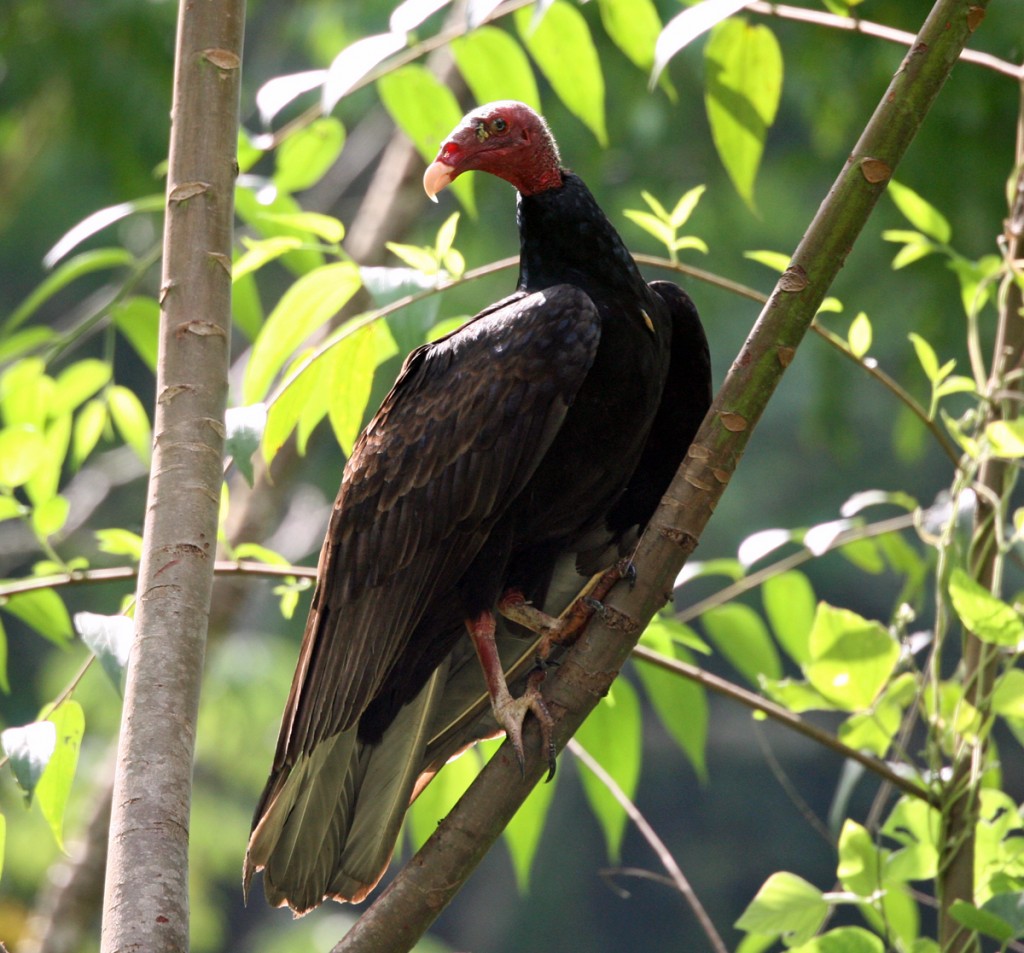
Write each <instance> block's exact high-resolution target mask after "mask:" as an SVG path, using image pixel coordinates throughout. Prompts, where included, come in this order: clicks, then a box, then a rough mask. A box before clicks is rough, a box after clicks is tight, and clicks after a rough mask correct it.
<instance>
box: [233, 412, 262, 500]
mask: <svg viewBox="0 0 1024 953" xmlns="http://www.w3.org/2000/svg"><path fill="white" fill-rule="evenodd" d="M224 426H225V428H226V431H227V434H226V439H225V442H224V452H225V455H226V456H229V457H231V459H232V460H234V461H235V466H237V467H238V471H239V473H241V474H242V476H243V477H245V481H246V483H248V484H249V486H250V487H251V486H252V485H253V478H254V474H253V468H252V457H253V454H254V453H255V452H256V450H257V449H258V448H259V445H260V439H261V438H262V437H263V431H264V430H265V429H266V426H267V405H266V404H250V405H249V406H248V407H232V408H230V409H229V410H228V411H227V413H226V414H225V416H224Z"/></svg>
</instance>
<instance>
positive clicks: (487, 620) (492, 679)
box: [466, 612, 555, 781]
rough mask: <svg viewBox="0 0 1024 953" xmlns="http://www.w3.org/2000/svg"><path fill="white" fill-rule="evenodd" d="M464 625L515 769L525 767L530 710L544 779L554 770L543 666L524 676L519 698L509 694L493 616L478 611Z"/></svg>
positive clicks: (550, 721)
mask: <svg viewBox="0 0 1024 953" xmlns="http://www.w3.org/2000/svg"><path fill="white" fill-rule="evenodd" d="M466 628H467V630H468V631H469V635H470V638H472V640H473V645H474V647H475V648H476V653H477V657H478V658H479V659H480V666H481V668H482V669H483V674H484V681H485V682H486V683H487V693H488V694H489V695H490V696H491V710H492V711H493V712H494V718H495V720H496V721H497V722H498V725H499V727H501V728H502V729H504V731H505V735H506V737H507V738H508V739H509V741H510V742H511V743H512V750H513V751H515V754H516V760H517V761H518V762H519V770H520V771H522V772H524V773H525V771H526V753H525V750H524V748H523V722H524V721H525V720H526V714H527V712H531V711H532V712H533V714H534V716H535V717H536V719H537V721H538V722H539V723H540V730H541V737H542V739H543V742H544V750H545V751H546V753H547V758H548V780H549V781H550V780H551V778H552V777H553V776H554V773H555V743H554V740H553V738H552V728H553V727H554V719H553V718H552V717H551V712H549V711H548V707H547V705H546V704H545V703H544V698H543V696H542V695H541V693H540V685H541V682H543V681H544V669H543V668H541V667H539V666H538V667H537V668H536V669H535V670H534V671H532V672H531V673H530V674H529V676H528V677H527V679H526V689H525V691H524V692H523V694H522V695H521V696H520V697H519V698H513V697H512V695H511V694H510V693H509V690H508V683H507V682H506V681H505V673H504V671H503V670H502V667H501V657H500V656H499V654H498V647H497V645H496V644H495V641H494V629H495V625H494V616H493V615H492V614H491V613H490V612H482V613H481V614H480V615H479V616H477V617H476V618H473V619H468V620H467V621H466Z"/></svg>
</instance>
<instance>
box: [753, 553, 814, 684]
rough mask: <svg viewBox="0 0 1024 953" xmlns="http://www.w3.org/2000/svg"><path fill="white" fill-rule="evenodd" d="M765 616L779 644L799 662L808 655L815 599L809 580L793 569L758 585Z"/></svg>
mask: <svg viewBox="0 0 1024 953" xmlns="http://www.w3.org/2000/svg"><path fill="white" fill-rule="evenodd" d="M761 598H762V600H763V601H764V611H765V615H766V616H767V617H768V622H769V623H770V624H771V627H772V631H773V632H774V633H775V638H776V639H777V640H778V642H779V645H781V646H782V648H783V649H785V651H786V654H787V655H789V657H790V658H791V659H792V660H793V661H794V662H796V663H797V664H798V665H803V663H804V662H806V661H807V660H808V659H809V658H810V649H809V647H808V641H809V639H810V635H811V626H812V625H813V624H814V613H815V605H816V603H815V598H814V589H813V588H812V586H811V583H810V580H808V578H807V577H806V576H805V575H804V574H803V573H802V572H797V571H796V570H795V569H793V570H790V571H789V572H784V573H781V574H780V575H778V576H771V577H769V578H768V579H766V580H765V582H764V585H763V586H762V587H761Z"/></svg>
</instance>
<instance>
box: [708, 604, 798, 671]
mask: <svg viewBox="0 0 1024 953" xmlns="http://www.w3.org/2000/svg"><path fill="white" fill-rule="evenodd" d="M701 621H702V622H703V623H704V628H705V629H706V630H707V633H708V635H709V636H710V638H711V641H712V642H713V643H714V644H715V648H716V649H718V651H719V652H721V653H722V655H724V656H725V658H726V659H728V661H729V663H730V664H731V665H732V666H733V668H735V669H736V670H737V671H738V672H739V673H740V674H741V675H743V677H744V678H746V679H747V681H748V682H750V683H751V684H752V685H755V686H756V685H758V683H759V681H760V678H761V676H764V677H766V678H781V677H782V662H781V661H780V660H779V653H778V652H777V651H776V649H775V645H774V643H773V642H772V639H771V636H770V635H769V634H768V629H767V628H766V626H765V624H764V622H763V621H762V620H761V617H760V616H759V615H758V614H757V613H756V612H755V611H754V610H753V609H751V608H750V607H749V606H746V605H743V604H742V603H739V602H730V603H727V604H726V605H724V606H716V607H715V608H713V609H709V610H708V611H707V612H705V613H704V615H703V616H701Z"/></svg>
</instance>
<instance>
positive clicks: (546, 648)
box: [498, 559, 636, 663]
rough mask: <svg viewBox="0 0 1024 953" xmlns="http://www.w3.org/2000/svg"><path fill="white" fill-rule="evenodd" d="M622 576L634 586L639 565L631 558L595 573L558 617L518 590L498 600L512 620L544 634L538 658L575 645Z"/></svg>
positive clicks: (499, 607) (503, 612)
mask: <svg viewBox="0 0 1024 953" xmlns="http://www.w3.org/2000/svg"><path fill="white" fill-rule="evenodd" d="M620 579H626V580H627V581H628V582H629V585H630V586H631V587H632V586H633V585H634V583H635V582H636V568H635V567H634V566H633V563H632V561H631V560H629V559H623V560H620V561H619V562H617V563H616V564H615V565H614V566H612V567H611V568H610V569H606V570H605V571H604V572H603V573H601V574H599V575H596V576H594V577H593V578H592V579H591V580H590V581H589V582H588V583H587V585H586V586H585V587H584V588H583V591H582V592H581V593H580V594H579V595H578V596H577V597H576V598H575V599H573V601H572V602H571V603H569V605H568V606H567V607H566V609H565V611H564V612H563V613H562V614H561V615H560V616H558V617H557V618H555V617H554V616H550V615H548V614H547V613H546V612H542V611H541V610H540V609H538V608H537V607H536V606H532V605H530V604H529V603H528V602H527V601H526V599H525V597H524V596H523V594H522V593H521V592H519V591H518V590H510V591H509V592H507V593H505V595H504V596H502V598H501V600H500V601H499V602H498V611H499V612H500V613H501V614H502V615H503V616H504V617H505V618H506V619H510V620H511V621H513V622H518V623H519V624H520V625H521V626H524V627H525V628H527V629H529V630H530V631H531V632H536V633H537V635H539V636H540V637H541V640H540V643H539V644H538V646H537V661H538V663H543V662H545V661H546V660H547V658H548V656H549V655H550V654H551V652H552V650H553V649H554V647H555V646H567V645H572V644H573V643H574V642H575V641H576V640H577V639H578V638H579V637H580V635H581V633H582V632H583V629H584V627H585V626H586V624H587V623H588V622H589V621H590V619H591V617H592V616H593V615H594V613H595V612H597V611H599V610H600V609H601V608H602V601H603V600H604V599H605V598H606V597H607V595H608V593H609V592H611V589H612V587H613V586H614V585H615V583H617V582H618V581H619V580H620Z"/></svg>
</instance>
